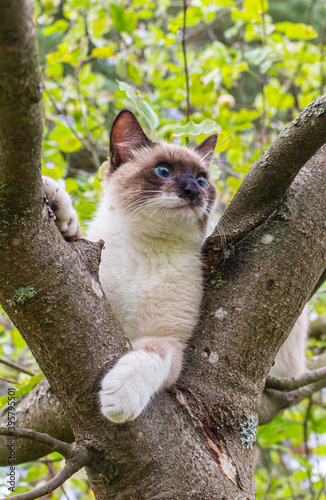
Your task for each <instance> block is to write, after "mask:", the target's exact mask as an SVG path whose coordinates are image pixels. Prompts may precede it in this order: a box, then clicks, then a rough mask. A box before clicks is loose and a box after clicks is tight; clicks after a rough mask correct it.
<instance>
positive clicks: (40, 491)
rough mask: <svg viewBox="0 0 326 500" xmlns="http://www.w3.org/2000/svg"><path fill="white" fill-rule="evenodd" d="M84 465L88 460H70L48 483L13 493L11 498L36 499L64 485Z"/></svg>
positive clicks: (21, 499) (17, 499)
mask: <svg viewBox="0 0 326 500" xmlns="http://www.w3.org/2000/svg"><path fill="white" fill-rule="evenodd" d="M84 465H86V462H84V461H83V460H68V461H67V462H66V464H65V466H64V468H63V469H62V470H61V471H60V472H59V473H58V474H57V475H56V476H55V477H54V478H53V479H50V481H48V482H47V483H45V484H43V485H42V486H40V487H39V488H36V489H35V490H32V491H28V492H27V493H20V494H18V495H13V496H11V497H10V498H12V499H14V500H35V499H37V498H41V497H43V496H44V495H48V494H49V493H52V492H53V491H54V490H56V489H57V488H59V487H60V486H62V485H63V483H64V482H65V481H67V479H69V478H71V476H73V475H74V474H75V472H77V471H79V470H80V469H81V468H82V467H84Z"/></svg>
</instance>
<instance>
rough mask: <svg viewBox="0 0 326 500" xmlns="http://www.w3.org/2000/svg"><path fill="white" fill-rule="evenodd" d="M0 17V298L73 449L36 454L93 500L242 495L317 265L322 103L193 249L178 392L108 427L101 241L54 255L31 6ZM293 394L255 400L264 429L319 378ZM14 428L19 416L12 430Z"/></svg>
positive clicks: (256, 168)
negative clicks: (196, 304) (197, 310)
mask: <svg viewBox="0 0 326 500" xmlns="http://www.w3.org/2000/svg"><path fill="white" fill-rule="evenodd" d="M0 7H1V12H2V13H3V17H2V20H1V21H0V23H1V30H0V32H1V35H0V36H1V38H0V45H1V47H2V50H1V55H0V58H1V59H0V64H1V72H0V87H1V89H2V92H1V95H0V106H1V113H0V114H1V117H0V141H1V190H0V196H1V203H0V207H1V211H0V213H1V225H0V227H1V245H0V252H1V262H2V268H1V276H0V281H1V286H0V289H1V292H0V297H1V303H2V304H3V307H4V308H5V310H6V311H7V312H8V314H9V316H10V317H11V318H12V319H13V321H14V323H15V325H16V326H17V327H18V329H19V331H20V332H21V333H22V335H23V337H24V338H25V339H26V341H27V343H28V345H29V347H30V349H31V350H32V352H33V354H34V356H35V358H36V359H37V361H38V363H39V365H40V367H41V369H42V370H43V372H44V373H45V375H46V377H47V379H48V381H49V383H50V385H51V388H52V390H53V392H54V394H55V396H56V398H57V399H58V401H59V402H60V404H61V406H62V408H63V410H64V412H65V415H66V419H67V420H68V422H69V425H70V429H69V428H68V426H67V423H66V421H63V420H61V422H62V424H61V426H62V428H61V429H59V433H58V434H56V433H55V432H54V433H52V435H53V436H55V437H59V438H61V439H67V440H69V439H71V437H72V436H71V429H72V430H73V434H74V437H75V440H76V443H77V447H75V448H72V447H70V446H69V445H65V446H64V445H60V443H55V442H52V445H53V446H57V449H58V450H60V451H62V453H63V454H64V455H65V456H66V457H67V469H65V472H64V473H63V474H65V473H66V472H67V473H68V474H69V473H70V472H71V471H72V470H76V469H77V468H78V467H81V466H83V465H86V466H87V471H88V475H89V479H90V481H91V485H92V489H93V491H94V493H95V496H96V498H98V499H101V498H103V499H104V498H105V499H107V498H136V497H137V495H138V496H139V497H140V498H146V495H147V496H149V498H180V499H181V498H191V497H192V498H232V499H233V498H234V499H237V498H239V499H240V498H254V484H253V463H254V456H253V455H254V450H253V444H254V442H255V433H256V423H257V416H258V413H259V410H260V403H261V397H262V393H263V389H264V386H265V378H266V376H267V374H268V371H269V368H270V366H271V364H272V362H273V359H274V357H275V353H276V352H277V349H278V347H279V346H280V344H281V342H282V341H283V340H284V339H285V338H286V335H287V334H288V333H289V331H290V329H291V326H292V325H293V324H294V321H295V319H296V318H297V316H298V314H299V312H300V310H301V309H302V307H303V305H304V303H305V302H306V300H307V299H308V298H309V297H310V295H311V294H312V292H313V291H314V290H315V288H316V286H317V285H318V283H319V282H320V280H321V279H322V277H323V275H324V271H325V267H326V265H325V252H324V251H323V249H324V248H325V238H326V229H325V224H324V199H325V182H324V169H323V166H324V162H325V151H324V149H321V150H319V151H318V149H319V148H320V147H321V146H322V145H323V143H324V141H325V120H326V98H325V97H322V98H320V99H318V100H317V101H315V102H314V103H312V104H311V105H309V106H308V107H307V108H306V110H305V111H304V112H303V113H302V114H301V115H299V117H298V118H296V119H295V120H294V121H293V122H292V123H291V124H290V125H289V126H288V127H287V128H286V129H285V130H284V131H283V132H282V133H281V134H280V135H279V137H278V138H277V139H276V141H274V143H273V144H272V145H271V146H270V148H269V149H268V150H267V151H266V152H265V153H264V154H263V155H262V156H261V158H260V159H259V160H258V161H257V162H256V163H255V164H254V165H253V167H252V168H251V170H250V173H249V174H248V175H247V177H246V178H245V180H244V182H243V183H242V185H241V187H240V189H239V190H238V192H237V194H236V195H235V196H234V198H233V199H232V202H231V204H230V205H229V207H228V209H227V212H226V215H225V216H224V221H227V231H224V233H225V234H224V237H225V243H226V244H227V245H228V247H227V252H223V246H222V245H221V240H220V237H219V235H218V231H215V232H214V233H213V235H212V236H211V237H210V238H209V239H208V240H207V242H206V245H205V248H204V257H205V264H206V269H207V288H206V293H205V298H204V302H203V312H202V318H201V322H200V324H199V326H198V329H197V330H196V332H195V334H194V338H193V340H192V341H191V343H190V345H189V349H188V352H187V360H186V365H185V370H184V372H183V374H182V377H181V378H180V381H179V382H178V384H177V385H176V386H175V387H174V388H173V389H171V390H170V391H168V392H166V393H162V394H160V395H159V396H158V397H157V398H156V399H155V402H154V403H153V404H152V405H151V406H150V407H149V408H148V410H147V411H146V412H145V413H144V415H142V416H141V417H140V418H139V419H137V420H136V421H134V422H132V423H130V424H126V425H122V426H118V427H117V426H115V425H112V424H110V423H108V422H107V421H105V420H104V419H103V418H102V417H101V415H100V414H99V413H98V402H97V391H98V386H99V381H100V380H101V377H102V376H103V374H104V373H105V372H106V371H107V369H108V367H109V366H112V365H113V364H114V363H115V361H116V360H117V358H118V357H119V356H120V355H121V354H122V353H123V352H125V351H126V349H127V348H128V346H129V344H128V341H127V339H126V338H125V337H124V334H123V332H122V331H121V329H120V327H119V325H117V322H116V321H115V320H114V318H113V316H112V313H111V311H110V308H109V305H108V304H107V303H106V301H105V299H104V296H103V293H102V292H101V289H100V287H99V283H98V279H97V267H98V263H99V257H100V250H101V244H100V243H97V244H96V243H93V244H92V243H89V242H86V241H84V240H80V241H77V242H72V243H67V242H65V241H64V240H63V238H62V237H61V235H60V234H59V232H58V231H57V229H56V227H55V225H54V222H53V220H52V219H51V217H49V213H48V211H47V209H46V206H45V205H44V200H43V193H42V183H41V171H40V166H41V142H42V111H41V92H40V85H39V73H38V60H37V48H36V41H35V28H34V22H33V16H32V9H31V5H30V3H29V1H28V0H24V1H20V2H18V1H17V0H13V1H12V2H11V3H10V4H9V3H8V2H6V1H5V0H2V1H1V2H0ZM317 151H318V152H317ZM313 155H315V156H313ZM312 157H313V158H312ZM310 158H312V159H311V161H310V162H308V160H309V159H310ZM307 162H308V163H307ZM18 186H19V189H17V187H18ZM311 207H313V210H312V208H311ZM222 222H223V219H222ZM284 235H286V238H285V237H284ZM280 255H281V256H282V259H280ZM262 352H264V357H262V356H261V353H262ZM317 380H318V381H317ZM301 382H302V385H303V387H304V389H297V387H296V388H293V384H292V386H291V385H290V388H291V389H292V388H293V390H291V391H290V392H289V391H288V392H287V393H286V396H285V397H283V396H282V394H279V393H274V399H272V400H271V399H269V398H268V394H270V393H267V397H266V396H264V405H265V406H264V408H265V409H266V408H267V409H268V412H269V416H270V417H273V416H274V415H276V414H277V413H278V412H279V411H280V410H281V409H283V408H284V407H286V406H289V405H291V404H294V403H295V402H297V401H299V400H300V399H302V398H303V397H304V396H306V395H307V394H308V393H312V392H314V391H315V390H317V389H318V388H320V387H323V386H324V385H325V370H324V371H319V372H317V373H314V374H313V375H311V376H310V378H309V377H308V378H305V379H303V380H302V381H301ZM307 382H308V383H310V382H311V383H313V384H314V385H307ZM269 384H270V386H271V387H274V388H277V389H279V387H280V381H275V380H269ZM273 384H274V385H273ZM275 384H279V385H275ZM298 384H299V386H300V381H299V382H298ZM42 390H43V391H44V390H46V388H44V387H43V389H42ZM38 391H39V394H40V388H38ZM44 394H45V393H44ZM47 397H48V393H47V396H46V398H47ZM43 400H44V399H41V401H43ZM23 404H24V403H23ZM25 404H27V405H29V404H30V403H25ZM42 404H43V403H42V402H41V403H40V404H37V408H35V405H34V408H35V413H33V420H34V422H33V424H34V425H36V426H39V427H37V428H39V429H40V428H41V426H42V423H43V419H44V413H43V412H44V411H48V408H46V409H43V410H42ZM55 405H58V403H57V402H56V403H55ZM56 407H58V406H56ZM32 411H34V409H33V410H32ZM61 414H62V410H61V409H60V410H59V415H61ZM265 414H266V411H265ZM56 416H57V415H56ZM29 418H30V416H28V415H27V418H25V415H21V416H20V419H19V426H24V427H25V424H23V422H24V421H25V420H27V421H28V419H29ZM29 422H30V421H29ZM21 424H23V425H21ZM51 425H52V424H51ZM51 425H49V426H48V428H51ZM63 434H64V436H63ZM16 435H17V436H18V435H19V431H18V430H16ZM30 437H34V438H36V441H37V440H41V441H44V438H42V437H41V436H35V435H33V436H30ZM20 442H23V440H18V442H17V449H16V451H17V456H20V457H21V458H20V459H21V460H24V459H26V453H27V451H28V450H26V448H24V449H20ZM33 453H34V457H36V456H42V454H43V453H44V448H43V449H42V450H40V449H39V447H36V448H34V449H33ZM19 454H21V455H19ZM176 457H177V459H176ZM20 459H19V460H20ZM17 463H18V461H17ZM38 496H40V493H38ZM30 498H31V497H30Z"/></svg>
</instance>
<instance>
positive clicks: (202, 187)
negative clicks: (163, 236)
mask: <svg viewBox="0 0 326 500" xmlns="http://www.w3.org/2000/svg"><path fill="white" fill-rule="evenodd" d="M216 140H217V134H214V135H211V136H210V137H208V138H207V139H205V140H204V141H203V142H202V143H201V144H199V145H198V146H197V147H195V148H188V147H185V146H179V145H177V144H171V143H167V142H165V141H161V142H152V141H151V140H150V139H149V138H148V137H147V136H146V135H145V133H144V131H143V129H142V128H141V126H140V124H139V122H138V120H137V118H136V117H135V115H134V114H133V113H132V112H131V111H128V110H124V111H121V113H120V114H119V115H118V116H117V118H116V119H115V121H114V123H113V125H112V129H111V135H110V165H109V168H108V170H107V181H108V182H107V186H108V187H109V189H110V191H111V192H112V191H114V198H115V200H117V203H118V204H119V206H120V207H121V208H122V209H123V210H124V213H126V214H130V215H131V214H132V216H133V218H134V219H138V220H140V219H143V220H146V218H147V219H149V218H151V219H152V220H151V222H152V221H160V222H161V221H163V222H164V221H166V222H168V223H174V224H180V223H181V224H186V225H187V223H191V224H194V223H197V224H198V225H199V226H200V227H201V228H202V229H203V230H204V229H205V227H206V225H207V220H208V217H209V214H210V212H211V211H212V210H213V208H214V206H215V202H216V188H215V186H214V185H213V184H212V182H211V181H210V176H209V170H208V167H209V163H210V161H211V158H212V156H213V153H214V148H215V145H216Z"/></svg>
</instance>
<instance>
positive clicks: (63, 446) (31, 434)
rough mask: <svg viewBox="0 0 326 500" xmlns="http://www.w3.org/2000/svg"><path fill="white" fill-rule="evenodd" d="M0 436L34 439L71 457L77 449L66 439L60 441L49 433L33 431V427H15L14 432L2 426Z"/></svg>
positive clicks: (66, 456)
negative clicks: (66, 441)
mask: <svg viewBox="0 0 326 500" xmlns="http://www.w3.org/2000/svg"><path fill="white" fill-rule="evenodd" d="M0 436H9V437H10V438H12V439H14V438H25V439H32V440H33V441H36V442H37V443H40V444H44V445H45V446H48V447H49V448H51V449H52V450H53V451H56V452H58V453H61V455H63V456H64V457H65V458H70V457H71V456H72V455H73V454H74V452H75V451H76V449H77V447H76V446H73V445H71V444H68V443H65V442H64V441H60V440H59V439H55V438H53V437H51V436H49V435H48V434H44V433H41V432H36V431H33V430H32V429H15V431H14V433H13V431H12V430H9V429H7V428H6V427H0Z"/></svg>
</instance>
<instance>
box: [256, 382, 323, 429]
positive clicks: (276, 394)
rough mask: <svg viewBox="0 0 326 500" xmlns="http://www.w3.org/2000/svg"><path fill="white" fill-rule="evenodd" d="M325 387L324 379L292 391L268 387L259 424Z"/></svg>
mask: <svg viewBox="0 0 326 500" xmlns="http://www.w3.org/2000/svg"><path fill="white" fill-rule="evenodd" d="M324 387H326V381H325V379H322V380H320V381H319V382H315V383H313V384H309V385H306V386H304V387H301V388H299V389H296V390H294V391H290V392H280V391H275V390H273V389H266V390H265V391H264V393H263V396H262V405H261V409H260V411H259V425H264V424H268V423H269V422H271V421H272V420H273V419H274V418H275V417H277V415H279V414H280V413H282V412H283V411H284V410H286V409H287V408H290V407H291V406H293V405H296V404H298V403H300V402H301V401H303V399H305V398H308V397H309V396H312V395H313V394H314V393H315V392H318V391H320V390H321V389H323V388H324Z"/></svg>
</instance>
